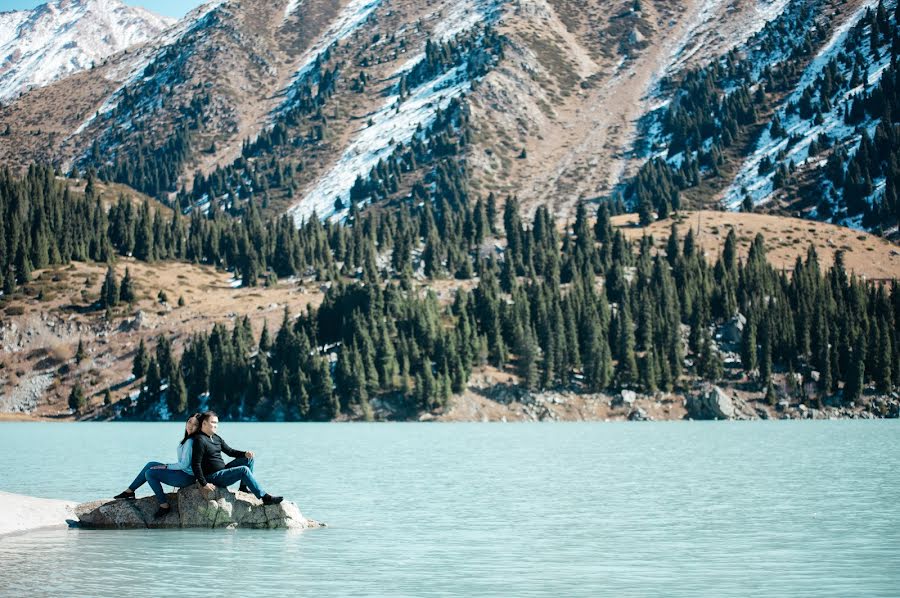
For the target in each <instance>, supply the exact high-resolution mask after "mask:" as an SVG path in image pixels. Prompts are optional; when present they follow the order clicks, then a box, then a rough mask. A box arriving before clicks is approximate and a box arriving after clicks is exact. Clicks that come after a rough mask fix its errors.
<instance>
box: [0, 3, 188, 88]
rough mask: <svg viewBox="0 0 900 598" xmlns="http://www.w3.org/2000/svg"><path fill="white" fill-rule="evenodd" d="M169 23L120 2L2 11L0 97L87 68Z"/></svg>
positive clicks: (170, 20)
mask: <svg viewBox="0 0 900 598" xmlns="http://www.w3.org/2000/svg"><path fill="white" fill-rule="evenodd" d="M173 22H174V19H170V18H168V17H162V16H159V15H155V14H153V13H151V12H149V11H147V10H144V9H142V8H136V7H130V6H126V5H125V4H123V3H122V2H120V1H119V0H103V1H101V0H52V1H51V2H47V3H45V4H42V5H40V6H38V7H37V8H35V9H33V10H22V11H14V12H6V13H0V101H3V100H9V99H10V98H13V97H15V96H17V95H18V94H20V93H22V92H23V91H27V90H28V89H29V88H31V87H40V86H43V85H46V84H48V83H51V82H52V81H55V80H57V79H60V78H62V77H64V76H66V75H70V74H72V73H75V72H78V71H83V70H86V69H89V68H91V66H92V65H93V64H95V63H99V62H101V61H102V60H103V59H105V58H106V57H108V56H110V55H112V54H115V53H116V52H119V51H121V50H124V49H125V48H128V47H131V46H134V45H136V44H140V43H143V42H145V41H147V40H149V39H151V38H153V37H155V36H156V35H158V34H159V33H161V32H162V31H163V30H164V29H165V28H166V27H168V26H169V25H171V24H172V23H173Z"/></svg>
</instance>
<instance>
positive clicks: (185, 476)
mask: <svg viewBox="0 0 900 598" xmlns="http://www.w3.org/2000/svg"><path fill="white" fill-rule="evenodd" d="M146 477H147V483H148V484H149V485H150V488H152V489H153V494H155V495H156V500H157V501H159V504H161V505H163V504H167V503H168V502H169V501H168V499H167V498H166V493H165V492H164V491H163V489H162V485H163V484H166V485H167V486H174V487H176V488H184V487H185V486H190V485H191V484H193V483H194V479H195V478H194V476H192V475H191V474H189V473H186V472H184V471H181V470H180V469H149V470H147V474H146Z"/></svg>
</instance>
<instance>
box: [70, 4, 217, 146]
mask: <svg viewBox="0 0 900 598" xmlns="http://www.w3.org/2000/svg"><path fill="white" fill-rule="evenodd" d="M225 1H226V0H214V1H213V2H209V3H207V4H204V5H202V6H200V7H199V8H196V9H194V10H193V11H191V12H190V13H188V14H187V15H186V16H185V17H184V18H183V19H182V20H180V21H178V22H177V23H176V24H175V25H173V26H172V27H170V28H169V29H167V30H166V31H165V32H164V33H163V34H162V35H161V36H160V37H159V38H157V39H156V40H154V44H153V45H152V46H147V47H146V48H144V49H143V51H141V52H138V53H136V54H135V59H134V60H132V61H129V62H127V63H125V65H124V68H119V69H116V70H115V71H113V72H111V73H110V74H109V77H110V78H115V79H122V83H121V84H120V85H119V86H118V87H117V88H116V90H115V91H113V92H112V93H111V94H110V95H109V96H108V97H107V98H106V100H105V101H104V102H103V104H102V105H101V106H100V108H98V109H97V110H96V111H95V112H94V113H93V114H91V115H90V116H89V117H88V118H87V119H85V120H84V122H82V123H81V125H79V127H78V128H77V129H75V132H74V133H72V135H71V137H74V136H76V135H80V134H81V133H82V132H84V130H85V129H87V128H88V127H89V126H90V125H91V123H92V122H94V120H96V119H97V117H98V116H102V115H105V114H107V113H108V112H110V111H111V110H114V109H115V108H116V106H118V105H119V99H120V96H121V94H122V91H123V90H124V89H125V88H126V87H127V86H129V85H131V84H132V83H134V82H135V81H137V80H138V79H140V78H141V76H142V75H143V74H144V69H146V68H147V66H148V65H149V64H150V63H152V62H153V61H154V60H156V59H157V58H159V57H160V56H162V55H163V53H164V52H165V50H166V49H167V48H168V47H169V46H171V45H172V44H175V43H177V42H178V41H179V40H180V39H182V38H183V37H184V36H185V35H187V34H188V33H190V32H191V31H193V30H194V28H195V27H196V26H197V24H198V22H199V21H200V20H201V19H203V17H205V16H206V15H208V14H209V13H210V12H212V11H213V10H215V9H216V8H218V7H219V6H221V5H222V4H224V3H225ZM123 70H124V71H125V72H126V74H124V76H123V74H122V71H123ZM123 77H124V78H123Z"/></svg>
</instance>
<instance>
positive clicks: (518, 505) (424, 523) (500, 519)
mask: <svg viewBox="0 0 900 598" xmlns="http://www.w3.org/2000/svg"><path fill="white" fill-rule="evenodd" d="M181 430H182V426H181V424H177V423H176V424H142V423H87V424H55V423H8V424H0V455H2V457H0V490H4V491H7V492H15V493H20V494H27V495H32V496H41V497H47V498H62V499H68V500H75V501H86V500H92V499H95V498H100V497H108V496H112V495H113V494H116V493H117V492H119V491H121V490H122V489H123V488H124V487H125V486H126V485H127V484H128V482H130V481H131V479H132V478H133V476H134V475H135V473H136V472H137V471H138V470H139V469H140V467H141V466H142V465H143V464H144V463H145V462H146V461H149V460H159V461H167V462H171V461H174V460H175V445H176V444H177V442H178V441H179V440H180V438H181ZM219 433H220V435H221V436H222V437H223V438H225V439H226V440H227V441H228V443H229V444H231V445H232V446H233V447H235V448H239V449H246V450H254V451H255V452H256V454H257V467H256V471H257V476H258V478H259V479H260V481H261V482H262V484H263V486H264V488H265V489H267V490H268V491H269V492H272V493H277V494H284V495H285V496H286V497H287V498H288V500H292V501H294V502H296V503H297V504H298V505H299V506H300V509H301V510H302V511H303V513H304V514H305V515H307V516H308V517H311V518H313V519H318V520H320V521H324V522H326V523H327V524H328V525H329V527H328V528H326V529H321V530H308V531H305V532H302V533H296V532H285V531H282V530H261V531H255V530H236V531H227V530H217V531H206V530H203V531H196V530H190V531H189V530H185V531H180V530H175V531H168V530H166V531H162V530H161V531H146V530H139V531H88V530H66V529H59V530H47V531H37V532H32V533H27V534H22V535H17V536H9V537H5V538H0V596H4V597H5V596H16V597H26V596H66V597H71V596H85V597H87V596H91V597H101V596H102V597H105V596H162V595H193V594H196V593H201V594H206V595H223V596H279V595H301V596H592V597H593V596H616V597H620V596H667V597H672V596H675V597H681V596H684V597H688V596H690V597H694V596H709V597H721V596H810V597H812V596H816V597H822V596H834V597H841V598H845V597H849V596H894V597H896V596H900V425H898V422H896V421H874V422H873V421H808V422H806V421H803V422H709V423H701V422H669V423H662V422H660V423H606V424H603V423H571V424H321V425H315V424H232V423H229V422H227V421H223V422H222V424H221V425H220V428H219ZM139 494H141V495H149V494H150V491H149V489H148V488H147V487H146V486H144V487H143V488H142V489H141V491H139Z"/></svg>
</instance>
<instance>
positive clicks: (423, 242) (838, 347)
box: [0, 167, 900, 420]
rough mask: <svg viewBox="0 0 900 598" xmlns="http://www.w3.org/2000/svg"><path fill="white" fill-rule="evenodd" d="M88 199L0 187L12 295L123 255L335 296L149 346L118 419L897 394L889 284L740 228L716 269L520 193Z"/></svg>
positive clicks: (693, 246) (689, 249) (673, 246)
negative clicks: (793, 393)
mask: <svg viewBox="0 0 900 598" xmlns="http://www.w3.org/2000/svg"><path fill="white" fill-rule="evenodd" d="M91 187H92V184H91V182H90V181H89V182H88V186H87V189H86V193H85V194H84V195H83V196H81V195H79V194H74V193H72V192H70V191H67V188H66V187H65V185H64V184H63V182H61V181H60V180H57V179H56V178H55V177H54V175H53V172H52V171H51V170H49V169H46V168H41V167H34V168H32V169H31V170H30V171H29V172H28V173H27V175H25V176H24V177H23V178H21V179H19V178H16V177H14V176H12V175H10V174H9V173H8V172H7V173H4V174H3V175H2V177H0V211H2V215H3V218H2V222H3V223H9V224H8V225H5V226H6V228H5V229H4V231H3V232H4V235H3V241H4V242H3V243H2V244H0V264H2V265H3V268H2V271H3V274H4V276H3V284H4V289H5V293H6V294H7V295H8V294H10V293H12V292H14V290H15V289H16V287H17V285H20V284H23V283H26V282H27V281H28V278H29V276H30V272H31V271H32V270H33V269H35V268H43V267H46V266H48V265H50V264H58V263H65V262H68V261H70V260H93V261H99V262H113V261H114V259H115V257H116V256H117V255H133V256H134V257H135V258H137V259H139V260H144V261H154V260H158V261H164V260H173V259H174V260H186V261H195V262H200V263H208V264H215V265H217V266H219V267H221V268H225V269H231V270H234V271H235V272H236V273H239V274H240V276H241V277H242V279H243V282H244V284H245V285H256V284H259V285H264V284H266V282H267V281H271V280H272V279H273V278H275V277H288V276H295V275H313V276H315V277H316V278H317V279H318V280H320V281H323V282H327V283H329V285H330V288H329V289H328V290H327V292H326V293H325V298H324V302H323V303H322V305H321V306H320V307H319V308H318V309H312V308H310V309H308V310H307V311H306V312H304V313H299V314H291V313H285V314H284V319H283V322H282V324H281V325H280V326H279V328H278V329H277V330H268V329H266V330H264V331H263V332H262V334H261V336H258V337H257V336H255V335H254V334H253V331H252V329H251V328H250V325H249V320H247V319H246V318H243V319H238V320H236V321H235V322H234V324H233V325H232V326H230V327H225V326H222V325H217V326H216V327H214V328H213V329H212V330H210V331H208V332H206V333H201V334H196V335H194V336H192V338H190V340H189V341H188V342H186V343H185V345H184V347H183V348H182V349H181V351H180V353H181V354H180V355H176V353H177V352H176V350H175V348H174V347H173V346H172V343H171V341H170V340H169V339H167V338H166V337H160V338H159V339H157V341H156V342H155V343H151V344H148V345H144V344H142V346H141V348H140V349H139V350H138V352H137V354H136V355H135V357H134V367H133V374H134V376H135V377H136V378H137V379H138V380H140V381H141V384H140V386H141V394H140V397H139V398H138V400H137V401H136V402H135V403H134V404H133V405H128V406H127V407H126V409H125V410H124V411H123V412H122V413H120V415H121V416H123V417H137V418H148V417H149V418H154V417H159V416H160V414H161V413H162V414H170V415H181V414H184V413H186V412H189V411H193V410H196V409H198V408H199V407H200V404H201V401H202V402H203V404H204V406H210V407H212V408H214V409H216V410H218V411H220V412H221V413H223V414H227V415H228V416H230V417H243V418H258V419H261V420H267V419H288V420H330V419H334V418H336V417H341V416H342V415H350V416H353V417H363V418H366V417H371V414H372V407H371V403H372V401H375V400H389V401H391V402H392V403H393V404H394V405H400V406H401V408H402V411H403V412H404V413H408V414H416V413H419V412H421V411H429V410H434V409H438V408H441V407H446V406H447V405H448V402H449V401H450V398H451V397H452V395H454V394H456V393H460V392H462V391H463V390H464V389H465V388H466V384H467V382H468V379H469V376H470V375H471V373H472V371H473V369H475V368H477V367H481V366H489V367H493V368H497V369H500V370H505V371H508V372H510V373H513V374H515V375H516V376H517V380H518V383H519V385H520V386H521V387H523V388H524V389H527V390H533V391H538V390H553V389H568V390H574V391H577V392H615V391H617V390H621V389H633V390H637V391H639V392H644V393H654V392H656V391H675V392H677V391H684V390H686V389H688V388H690V387H691V386H692V385H693V384H694V383H695V382H696V381H697V380H708V381H711V382H717V381H720V380H725V379H736V378H738V377H747V378H748V379H749V380H750V381H751V382H752V383H753V384H754V385H756V386H757V387H758V388H760V389H767V388H770V387H771V385H772V380H773V374H774V373H775V372H782V373H784V372H791V373H795V374H799V375H801V376H803V379H804V380H815V381H816V382H815V388H814V389H810V388H809V385H805V386H804V387H803V388H802V389H798V392H803V393H805V394H806V395H807V397H806V398H807V400H809V401H811V402H817V401H819V400H822V399H823V398H827V397H836V398H837V399H838V400H840V401H844V402H851V401H854V400H856V399H858V398H859V397H860V396H861V395H862V394H863V392H865V389H866V388H872V389H874V390H876V391H877V392H879V393H889V392H890V391H891V390H893V389H895V388H896V387H897V381H898V380H900V338H898V328H900V327H898V326H897V322H898V321H900V292H898V284H897V282H896V281H894V282H892V283H888V284H871V283H866V282H864V281H862V280H860V279H858V278H856V277H854V276H851V275H849V274H848V272H847V271H846V270H845V268H844V266H843V263H842V261H841V260H840V259H838V261H837V263H836V264H835V266H834V267H833V268H832V269H830V270H827V271H826V270H823V268H822V267H821V266H820V264H819V261H818V257H817V255H816V253H815V251H814V250H813V249H810V250H809V252H808V253H807V255H806V257H805V259H798V260H797V263H796V265H795V266H794V268H793V270H792V271H789V272H788V271H778V270H776V269H774V268H773V267H772V266H771V265H770V264H769V263H768V262H767V260H766V245H765V239H764V238H763V237H762V236H761V235H759V236H757V238H756V239H755V240H754V241H753V243H752V247H751V249H750V253H749V255H748V257H747V259H746V260H740V259H738V255H737V254H738V252H737V239H736V237H735V235H734V233H733V232H732V233H731V234H730V235H729V236H728V238H727V239H726V241H725V244H724V246H723V247H722V248H721V253H720V254H719V255H718V256H717V257H716V259H715V260H714V261H712V262H711V261H710V260H709V259H708V258H707V257H706V256H704V255H703V254H702V252H701V250H700V249H699V247H698V245H697V243H696V240H695V238H694V236H693V232H688V233H687V235H686V236H685V237H684V238H683V239H679V238H678V237H677V236H676V235H675V234H674V230H673V232H672V234H671V235H670V236H669V237H668V238H665V239H654V238H651V237H644V238H643V239H641V240H640V241H639V242H631V241H628V240H626V238H625V236H624V235H623V233H622V232H621V231H620V230H617V229H615V228H614V227H612V225H611V224H610V211H609V208H608V206H607V205H606V204H605V203H601V204H599V206H597V207H596V208H592V209H590V211H589V207H588V205H587V204H581V205H580V206H579V209H578V212H577V215H576V218H575V221H574V222H573V224H572V226H571V227H569V228H566V229H561V228H560V227H559V224H558V223H557V222H555V221H554V218H553V216H552V215H551V214H550V213H549V212H548V211H547V210H546V209H545V208H539V209H538V210H537V212H536V213H535V215H534V217H533V219H531V220H530V221H528V222H526V221H524V220H523V219H522V215H521V212H520V210H519V207H518V204H517V201H516V199H515V198H507V199H506V200H504V201H503V202H502V208H500V207H499V206H498V202H497V200H496V199H495V198H494V197H489V198H488V199H487V200H486V201H482V200H480V199H478V200H475V201H474V202H468V201H465V200H461V201H459V202H458V203H454V204H450V203H449V202H448V201H446V200H445V199H441V198H439V200H438V201H437V202H436V204H435V205H432V203H431V202H423V203H421V204H419V205H416V206H410V205H407V204H404V205H402V206H400V207H399V208H398V209H372V210H367V211H365V212H358V211H356V210H355V209H354V210H353V211H352V212H351V215H350V217H349V218H348V219H347V220H346V221H345V222H343V223H334V222H331V221H324V222H322V221H320V220H318V219H312V220H310V221H309V222H307V223H306V224H305V225H303V226H302V227H300V228H299V229H298V228H296V227H295V226H294V225H293V222H292V221H289V220H288V219H286V218H276V219H273V220H270V221H268V222H263V221H262V219H261V217H260V215H259V212H258V210H257V209H256V208H255V206H254V204H253V202H252V201H250V202H248V204H247V207H246V210H245V212H244V213H243V214H242V215H241V216H240V217H239V218H231V217H228V216H226V215H224V214H223V213H220V212H217V211H210V212H209V213H208V214H207V215H200V214H199V213H194V214H192V215H191V216H190V217H189V218H184V217H179V216H177V215H174V214H173V215H172V216H170V217H169V218H168V219H167V218H164V217H163V216H162V212H161V210H153V209H151V208H150V207H149V206H148V205H147V204H143V205H140V206H136V205H135V204H134V203H133V202H131V201H129V200H126V199H121V200H119V201H118V202H116V203H113V204H112V205H111V206H110V207H109V210H108V211H107V210H106V209H105V208H104V206H103V204H102V202H101V200H99V199H97V198H96V197H93V193H94V191H93V190H92V188H91ZM486 241H489V242H486ZM485 247H491V248H492V249H490V250H485ZM839 255H840V254H839ZM440 279H452V280H457V281H459V282H464V281H469V282H470V283H474V286H473V287H472V290H471V291H466V290H463V289H460V290H458V291H457V292H456V294H455V298H454V299H453V300H452V301H451V302H450V303H449V304H447V303H446V302H445V303H443V304H442V303H441V302H440V301H438V299H437V297H436V295H435V294H434V293H433V292H431V291H429V290H427V285H428V283H429V282H430V281H433V280H440ZM421 282H424V285H422V284H418V283H421ZM129 294H133V290H130V283H129V281H128V277H127V275H126V278H125V279H123V280H122V281H121V282H120V281H119V280H118V279H117V278H116V276H115V274H114V271H113V269H112V268H110V270H109V272H108V275H107V280H106V282H105V283H104V287H103V291H102V293H101V298H100V302H101V305H99V306H98V307H101V308H102V307H108V306H110V305H114V304H116V303H117V302H119V301H122V302H126V303H127V302H128V301H129V300H130V296H129ZM738 314H740V315H741V316H742V317H743V318H745V319H746V325H745V327H744V328H743V336H742V340H741V342H740V343H739V345H738V346H733V347H727V346H726V345H725V344H724V343H723V342H721V340H719V339H718V335H717V332H718V331H719V329H720V327H722V326H723V325H725V324H727V323H728V322H730V321H731V320H733V319H734V318H735V317H737V316H738ZM732 354H734V355H738V356H739V358H738V359H737V360H735V359H729V360H727V362H726V357H727V356H729V355H732ZM813 372H815V374H814V375H813ZM162 404H165V406H166V409H164V410H162V411H160V406H161V405H162Z"/></svg>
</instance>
